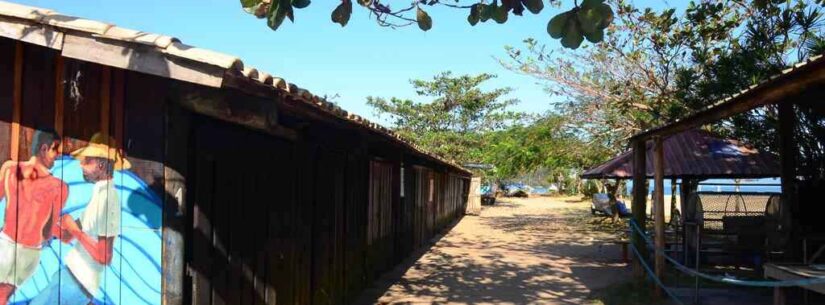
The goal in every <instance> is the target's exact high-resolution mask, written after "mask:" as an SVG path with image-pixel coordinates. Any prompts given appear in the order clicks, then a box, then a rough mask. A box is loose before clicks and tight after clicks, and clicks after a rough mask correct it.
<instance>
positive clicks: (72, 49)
mask: <svg viewBox="0 0 825 305" xmlns="http://www.w3.org/2000/svg"><path fill="white" fill-rule="evenodd" d="M62 54H63V56H65V57H69V58H75V59H80V60H83V61H88V62H94V63H97V64H100V65H106V66H111V67H115V68H121V69H126V70H132V71H137V72H142V73H146V74H152V75H157V76H161V77H165V78H171V79H177V80H181V81H185V82H190V83H195V84H200V85H204V86H209V87H215V88H219V87H221V84H222V83H223V75H224V73H225V71H226V69H223V68H221V67H217V66H213V65H209V64H206V63H201V62H195V61H190V60H185V59H180V58H170V57H169V56H167V55H166V54H164V53H162V52H161V51H159V50H157V49H155V48H152V47H149V46H142V45H136V44H134V43H128V42H124V41H117V40H110V39H103V38H94V37H91V36H87V35H82V34H79V33H78V34H74V33H72V34H65V35H64V39H63V53H62Z"/></svg>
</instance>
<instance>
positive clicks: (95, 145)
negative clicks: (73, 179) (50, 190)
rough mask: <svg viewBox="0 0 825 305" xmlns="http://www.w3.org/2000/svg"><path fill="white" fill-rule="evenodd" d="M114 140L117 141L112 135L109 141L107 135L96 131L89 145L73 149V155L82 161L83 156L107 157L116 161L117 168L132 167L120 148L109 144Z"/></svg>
mask: <svg viewBox="0 0 825 305" xmlns="http://www.w3.org/2000/svg"><path fill="white" fill-rule="evenodd" d="M114 142H115V141H114V140H113V139H112V138H111V137H110V138H109V139H108V141H106V137H104V136H103V135H102V134H100V133H95V134H94V135H93V136H92V138H91V139H90V140H89V144H88V145H86V146H85V147H82V148H79V149H77V150H75V151H73V152H72V153H71V155H72V157H74V158H75V159H77V160H80V161H82V160H83V158H86V157H92V158H105V159H109V160H112V161H115V164H114V168H115V170H123V169H129V168H131V167H132V164H131V163H129V160H126V158H125V157H124V156H123V154H122V153H121V152H120V150H118V149H117V148H114V147H111V146H109V145H108V144H107V143H114Z"/></svg>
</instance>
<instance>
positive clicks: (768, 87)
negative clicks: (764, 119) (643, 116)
mask: <svg viewBox="0 0 825 305" xmlns="http://www.w3.org/2000/svg"><path fill="white" fill-rule="evenodd" d="M823 85H825V59H822V58H820V59H819V60H816V61H813V62H810V63H808V64H806V65H804V66H801V67H798V68H796V69H794V70H791V71H790V72H787V73H785V74H782V75H779V76H778V77H775V78H774V79H771V80H770V81H768V82H766V83H764V84H761V85H759V86H758V87H756V88H753V89H751V90H748V91H746V92H744V93H742V94H740V95H737V96H735V97H733V98H731V99H729V100H725V101H721V102H719V103H717V104H716V105H714V106H712V107H710V108H707V109H705V110H702V111H698V112H696V113H694V114H692V115H689V116H687V117H685V118H683V119H681V120H678V121H676V122H674V123H671V124H668V125H664V126H660V127H657V128H654V129H651V130H648V131H645V132H642V133H639V134H636V135H635V136H633V138H631V139H632V140H639V139H641V140H645V139H650V138H652V137H653V136H667V135H671V134H675V133H679V132H682V131H685V130H688V129H692V128H696V127H699V126H702V125H705V124H709V123H713V122H716V121H719V120H721V119H724V118H727V117H730V116H732V115H734V114H738V113H743V112H746V111H748V110H751V109H754V108H757V107H761V106H764V105H768V104H779V103H785V102H789V101H791V100H794V99H793V97H796V96H798V95H800V94H803V93H805V92H806V91H809V90H819V89H820V88H822V86H823Z"/></svg>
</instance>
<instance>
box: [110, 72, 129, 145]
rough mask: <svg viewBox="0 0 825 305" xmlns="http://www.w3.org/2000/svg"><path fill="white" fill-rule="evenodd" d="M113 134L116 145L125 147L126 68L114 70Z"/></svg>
mask: <svg viewBox="0 0 825 305" xmlns="http://www.w3.org/2000/svg"><path fill="white" fill-rule="evenodd" d="M112 72H113V73H112V124H113V126H112V127H113V128H112V132H114V134H113V135H112V136H113V137H114V139H115V147H117V148H118V149H125V148H126V146H125V145H123V126H124V122H125V120H126V117H125V116H124V111H125V110H124V109H125V106H124V105H125V100H126V70H122V69H114V70H113V71H112Z"/></svg>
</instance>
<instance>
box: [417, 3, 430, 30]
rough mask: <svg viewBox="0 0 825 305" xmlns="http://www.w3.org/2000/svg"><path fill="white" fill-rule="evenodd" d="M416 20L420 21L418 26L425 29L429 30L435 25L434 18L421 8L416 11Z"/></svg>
mask: <svg viewBox="0 0 825 305" xmlns="http://www.w3.org/2000/svg"><path fill="white" fill-rule="evenodd" d="M415 20H416V21H418V28H420V29H421V30H423V31H429V30H430V28H432V27H433V19H432V18H430V15H429V14H427V12H425V11H424V10H422V9H421V8H418V10H417V11H416V12H415Z"/></svg>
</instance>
